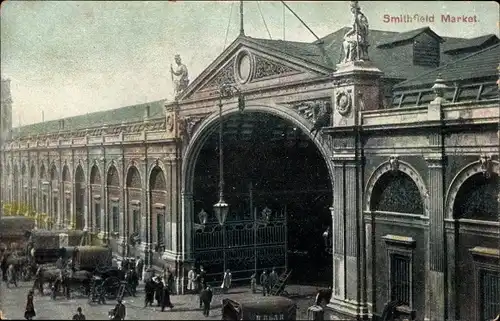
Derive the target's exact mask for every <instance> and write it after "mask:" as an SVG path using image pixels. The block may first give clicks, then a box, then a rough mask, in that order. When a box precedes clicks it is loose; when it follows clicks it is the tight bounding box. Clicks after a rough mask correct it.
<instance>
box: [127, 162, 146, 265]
mask: <svg viewBox="0 0 500 321" xmlns="http://www.w3.org/2000/svg"><path fill="white" fill-rule="evenodd" d="M126 188H127V202H128V207H127V208H128V213H127V228H126V229H127V233H126V234H127V235H128V238H129V240H128V241H129V245H132V247H130V246H129V247H128V251H130V252H129V253H130V255H134V256H136V255H138V254H139V251H138V248H137V246H139V245H140V243H145V242H146V215H145V213H144V211H143V210H142V206H143V204H142V203H141V200H142V184H141V175H140V173H139V170H138V169H137V167H135V166H134V165H132V166H130V167H129V168H128V171H127V177H126Z"/></svg>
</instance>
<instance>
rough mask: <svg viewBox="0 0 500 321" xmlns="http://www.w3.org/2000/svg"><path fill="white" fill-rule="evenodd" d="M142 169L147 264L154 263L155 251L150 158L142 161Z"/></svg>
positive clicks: (144, 245)
mask: <svg viewBox="0 0 500 321" xmlns="http://www.w3.org/2000/svg"><path fill="white" fill-rule="evenodd" d="M140 170H141V171H142V173H143V175H141V176H142V195H141V231H140V234H141V247H142V248H144V256H145V264H146V265H147V266H151V265H152V259H153V253H152V251H151V234H150V233H151V222H152V220H151V204H150V200H149V195H150V193H149V177H148V159H147V157H144V158H142V159H141V162H140Z"/></svg>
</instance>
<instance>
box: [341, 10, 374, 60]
mask: <svg viewBox="0 0 500 321" xmlns="http://www.w3.org/2000/svg"><path fill="white" fill-rule="evenodd" d="M351 12H352V14H353V16H354V22H353V25H352V28H351V29H350V30H349V31H348V32H347V33H346V34H345V35H344V43H343V46H344V60H343V61H342V62H343V63H348V62H351V61H363V60H369V58H368V46H369V44H368V32H369V25H368V19H367V18H366V16H365V15H364V14H363V13H362V12H361V8H360V7H359V4H358V1H351Z"/></svg>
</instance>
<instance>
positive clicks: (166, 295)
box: [161, 284, 174, 312]
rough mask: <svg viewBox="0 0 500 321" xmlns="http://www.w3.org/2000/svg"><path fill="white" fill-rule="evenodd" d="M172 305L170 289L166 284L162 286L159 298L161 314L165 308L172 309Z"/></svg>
mask: <svg viewBox="0 0 500 321" xmlns="http://www.w3.org/2000/svg"><path fill="white" fill-rule="evenodd" d="M173 307H174V305H173V304H172V302H171V301H170V288H169V286H168V285H167V284H165V285H164V286H163V293H162V298H161V312H163V311H165V308H169V309H173Z"/></svg>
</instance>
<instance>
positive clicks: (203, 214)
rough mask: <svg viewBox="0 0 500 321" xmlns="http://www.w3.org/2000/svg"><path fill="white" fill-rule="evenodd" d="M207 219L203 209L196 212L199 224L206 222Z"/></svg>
mask: <svg viewBox="0 0 500 321" xmlns="http://www.w3.org/2000/svg"><path fill="white" fill-rule="evenodd" d="M207 219H208V214H207V212H205V210H201V211H200V213H198V220H199V221H200V224H203V225H205V224H206V223H207Z"/></svg>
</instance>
